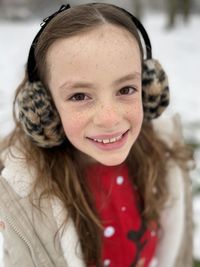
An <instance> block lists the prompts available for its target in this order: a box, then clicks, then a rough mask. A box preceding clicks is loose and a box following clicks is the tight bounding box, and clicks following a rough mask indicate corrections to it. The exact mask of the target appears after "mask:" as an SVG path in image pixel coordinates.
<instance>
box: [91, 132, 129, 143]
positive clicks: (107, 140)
mask: <svg viewBox="0 0 200 267" xmlns="http://www.w3.org/2000/svg"><path fill="white" fill-rule="evenodd" d="M128 131H129V130H127V131H126V132H125V133H123V134H121V135H119V136H116V137H113V138H110V139H92V138H89V137H87V138H88V139H90V140H92V141H95V142H97V143H102V144H111V143H116V142H118V141H119V140H121V139H122V138H123V136H124V135H125V134H126V133H127V132H128Z"/></svg>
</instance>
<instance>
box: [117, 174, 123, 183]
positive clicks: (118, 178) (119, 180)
mask: <svg viewBox="0 0 200 267" xmlns="http://www.w3.org/2000/svg"><path fill="white" fill-rule="evenodd" d="M123 182H124V177H123V176H118V177H117V184H118V185H121V184H123Z"/></svg>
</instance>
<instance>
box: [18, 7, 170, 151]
mask: <svg viewBox="0 0 200 267" xmlns="http://www.w3.org/2000/svg"><path fill="white" fill-rule="evenodd" d="M93 4H94V5H95V3H93ZM69 8H70V5H62V6H61V7H60V9H59V10H58V11H56V12H55V13H53V14H52V15H51V16H49V17H47V18H46V19H44V20H43V23H42V24H41V29H40V31H39V32H38V33H37V35H36V37H35V38H34V40H33V43H32V45H31V48H30V51H29V56H28V62H27V74H28V82H27V83H26V84H25V85H24V87H23V88H22V90H21V91H20V93H19V94H18V96H17V99H16V102H17V105H18V106H17V108H18V115H19V116H18V117H19V120H20V123H21V124H22V127H23V129H24V131H25V132H26V134H27V135H28V136H29V137H30V138H31V139H32V140H33V142H34V143H36V144H37V145H38V146H39V147H45V148H51V147H55V146H58V145H60V144H62V143H63V141H64V140H66V138H65V134H64V130H63V127H62V124H61V120H60V117H59V114H58V112H57V110H56V108H55V106H54V103H53V100H52V98H51V96H50V95H49V93H48V91H47V90H46V88H45V87H44V85H43V84H42V83H41V82H40V80H39V78H38V74H37V69H36V62H35V56H34V52H35V46H36V45H37V41H38V38H39V36H40V34H41V32H42V31H43V30H44V28H45V27H46V25H47V24H48V23H49V21H51V19H52V18H54V17H55V16H56V15H57V14H58V13H60V12H62V11H63V10H66V9H69ZM118 8H119V9H122V8H120V7H118ZM122 10H123V11H124V12H126V13H127V14H128V15H129V16H130V17H131V19H132V21H133V22H134V24H135V25H136V27H137V29H138V31H139V32H140V34H141V35H142V37H143V40H144V43H145V46H146V59H144V60H143V74H142V101H143V110H144V120H151V119H154V118H157V117H159V116H160V115H161V114H162V112H163V111H164V110H165V109H166V107H167V106H168V104H169V87H168V79H167V75H166V74H165V71H164V70H163V68H162V66H161V65H160V63H159V62H158V61H157V60H155V59H153V58H152V51H151V43H150V40H149V37H148V34H147V32H146V30H145V29H144V27H143V26H142V24H141V23H140V21H139V20H138V19H137V18H136V17H135V16H133V15H132V14H131V13H129V12H128V11H126V10H125V9H122Z"/></svg>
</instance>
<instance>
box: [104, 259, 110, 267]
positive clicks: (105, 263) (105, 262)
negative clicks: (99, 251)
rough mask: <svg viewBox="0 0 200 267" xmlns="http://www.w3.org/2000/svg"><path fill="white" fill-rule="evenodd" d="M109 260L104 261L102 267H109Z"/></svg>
mask: <svg viewBox="0 0 200 267" xmlns="http://www.w3.org/2000/svg"><path fill="white" fill-rule="evenodd" d="M110 262H111V261H110V260H109V259H106V260H104V262H103V266H104V267H107V266H109V265H110Z"/></svg>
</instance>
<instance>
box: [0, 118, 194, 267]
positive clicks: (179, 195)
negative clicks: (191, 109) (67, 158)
mask: <svg viewBox="0 0 200 267" xmlns="http://www.w3.org/2000/svg"><path fill="white" fill-rule="evenodd" d="M154 127H155V129H156V131H157V132H158V133H159V135H160V136H161V138H163V139H164V140H165V141H166V142H168V144H169V145H173V142H174V141H175V140H177V141H181V140H182V134H181V131H180V129H181V128H180V127H181V126H180V119H179V116H178V115H176V116H174V117H173V118H170V119H167V118H161V119H157V120H155V122H154ZM16 153H17V152H16V151H15V154H16ZM4 166H5V167H4V169H3V171H2V174H1V178H0V220H1V221H2V225H5V227H3V230H2V233H3V236H4V267H86V266H85V264H84V262H83V260H82V253H81V248H80V245H79V243H78V247H77V246H76V245H77V242H78V236H77V233H76V230H75V227H74V224H73V222H72V220H69V221H68V225H67V227H66V230H65V232H64V235H63V236H62V238H60V240H59V242H58V244H57V248H56V249H55V248H54V244H53V243H54V242H53V238H54V234H55V232H56V231H57V229H58V227H59V226H60V225H61V223H62V220H63V218H64V217H65V215H66V212H67V211H66V210H64V209H63V206H62V203H61V202H60V201H59V200H58V199H56V198H52V199H51V200H50V201H49V200H47V199H43V200H42V207H43V208H44V210H45V214H46V215H43V214H41V213H40V212H39V211H38V210H37V209H36V208H34V207H33V206H32V205H31V204H30V202H29V200H28V194H29V192H30V190H31V185H32V182H33V179H34V170H31V169H30V168H27V166H26V164H25V161H24V160H23V158H18V159H16V158H13V157H12V156H11V155H7V157H6V158H5V159H4ZM167 183H168V186H169V191H170V197H169V199H168V201H167V203H166V208H165V209H164V210H163V212H162V216H161V218H162V219H161V224H162V227H163V229H164V234H163V236H162V238H161V240H160V241H159V244H158V248H157V251H156V255H155V257H154V259H153V260H152V262H151V264H150V266H149V267H192V213H191V209H192V205H191V203H192V202H191V185H190V180H189V176H188V173H185V172H183V171H182V170H181V169H180V167H179V166H178V165H177V164H176V163H175V162H173V161H170V162H169V168H168V176H167ZM122 267H123V266H122Z"/></svg>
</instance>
